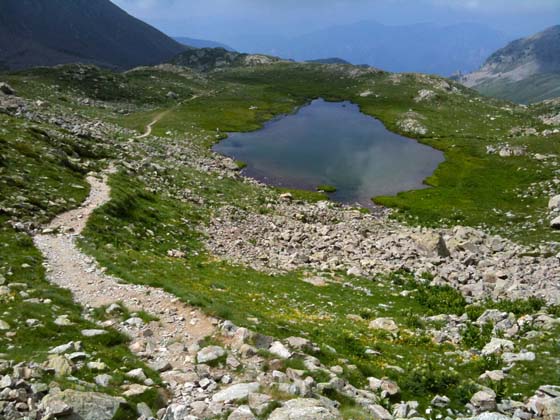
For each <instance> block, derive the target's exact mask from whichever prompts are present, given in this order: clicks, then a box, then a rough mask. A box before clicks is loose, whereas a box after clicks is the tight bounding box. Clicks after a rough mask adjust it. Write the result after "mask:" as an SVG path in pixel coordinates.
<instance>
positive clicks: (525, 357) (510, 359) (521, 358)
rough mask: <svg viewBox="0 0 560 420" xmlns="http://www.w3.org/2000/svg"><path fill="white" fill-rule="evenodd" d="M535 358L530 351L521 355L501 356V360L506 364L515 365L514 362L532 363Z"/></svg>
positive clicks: (507, 354)
mask: <svg viewBox="0 0 560 420" xmlns="http://www.w3.org/2000/svg"><path fill="white" fill-rule="evenodd" d="M536 358H537V356H536V355H535V353H533V352H532V351H526V352H521V353H508V352H506V353H504V354H502V360H503V361H504V362H505V363H507V364H511V363H515V362H532V361H534V360H535V359H536Z"/></svg>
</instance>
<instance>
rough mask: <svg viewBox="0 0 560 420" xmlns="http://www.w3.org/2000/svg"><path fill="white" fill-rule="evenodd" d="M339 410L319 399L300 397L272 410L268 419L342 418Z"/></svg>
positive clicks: (313, 419) (332, 419)
mask: <svg viewBox="0 0 560 420" xmlns="http://www.w3.org/2000/svg"><path fill="white" fill-rule="evenodd" d="M341 418H342V417H341V416H340V414H339V412H338V410H336V409H335V408H333V407H327V406H326V405H324V404H323V403H322V402H321V401H319V400H314V399H309V398H298V399H294V400H290V401H287V402H286V403H285V404H284V406H283V407H280V408H277V409H276V410H274V411H273V412H272V414H271V415H270V417H269V418H268V420H340V419H341Z"/></svg>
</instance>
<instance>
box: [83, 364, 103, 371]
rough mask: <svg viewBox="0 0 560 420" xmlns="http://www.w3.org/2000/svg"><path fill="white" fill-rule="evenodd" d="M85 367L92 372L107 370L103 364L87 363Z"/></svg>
mask: <svg viewBox="0 0 560 420" xmlns="http://www.w3.org/2000/svg"><path fill="white" fill-rule="evenodd" d="M87 367H88V369H90V370H94V371H103V370H106V369H107V365H106V364H105V363H103V362H88V364H87Z"/></svg>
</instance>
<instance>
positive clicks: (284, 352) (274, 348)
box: [268, 341, 292, 359]
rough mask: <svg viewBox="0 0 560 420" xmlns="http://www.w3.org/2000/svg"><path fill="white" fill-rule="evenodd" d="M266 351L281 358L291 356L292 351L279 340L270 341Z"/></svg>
mask: <svg viewBox="0 0 560 420" xmlns="http://www.w3.org/2000/svg"><path fill="white" fill-rule="evenodd" d="M268 351H269V352H271V353H272V354H273V355H275V356H277V357H280V358H281V359H289V358H290V357H292V352H290V350H288V349H287V348H286V346H284V344H282V343H281V342H280V341H275V342H274V343H272V345H271V346H270V348H269V349H268Z"/></svg>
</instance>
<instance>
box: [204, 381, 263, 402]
mask: <svg viewBox="0 0 560 420" xmlns="http://www.w3.org/2000/svg"><path fill="white" fill-rule="evenodd" d="M259 388H260V385H259V383H258V382H249V383H242V384H235V385H232V386H230V387H228V388H225V389H223V390H221V391H219V392H217V393H216V394H214V396H213V397H212V401H214V402H225V401H237V400H242V399H244V398H247V397H248V396H249V394H251V393H253V392H257V391H258V390H259Z"/></svg>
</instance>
